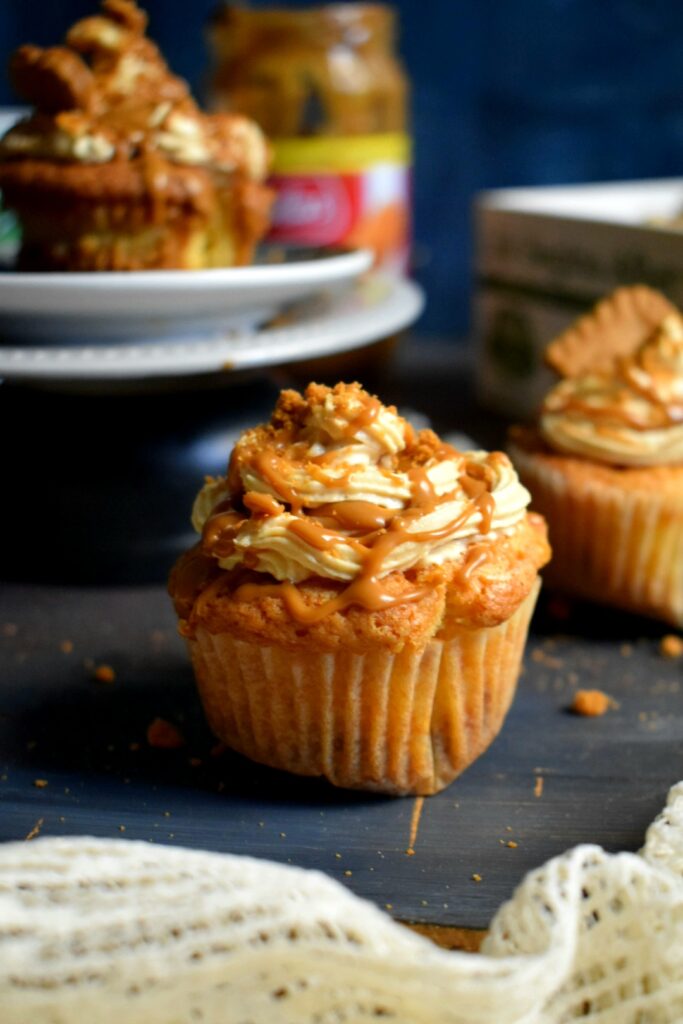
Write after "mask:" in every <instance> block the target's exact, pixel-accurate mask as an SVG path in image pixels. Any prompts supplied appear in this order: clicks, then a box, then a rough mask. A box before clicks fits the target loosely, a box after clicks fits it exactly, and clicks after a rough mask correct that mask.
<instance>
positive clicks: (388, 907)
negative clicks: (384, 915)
mask: <svg viewBox="0 0 683 1024" xmlns="http://www.w3.org/2000/svg"><path fill="white" fill-rule="evenodd" d="M384 907H385V909H386V910H393V909H394V904H393V903H385V904H384Z"/></svg>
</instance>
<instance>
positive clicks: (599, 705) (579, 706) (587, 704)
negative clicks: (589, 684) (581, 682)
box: [570, 690, 614, 718]
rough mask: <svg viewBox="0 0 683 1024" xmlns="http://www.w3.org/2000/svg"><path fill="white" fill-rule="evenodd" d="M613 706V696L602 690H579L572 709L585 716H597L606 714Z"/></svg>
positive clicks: (576, 713) (575, 712)
mask: <svg viewBox="0 0 683 1024" xmlns="http://www.w3.org/2000/svg"><path fill="white" fill-rule="evenodd" d="M613 706H614V702H613V700H612V698H611V697H610V696H608V694H606V693H603V691H602V690H577V691H576V693H575V694H574V699H573V701H572V703H571V706H570V711H573V712H574V714H575V715H582V716H583V717H584V718H596V717H597V716H599V715H604V714H605V712H606V711H608V710H609V709H610V708H611V707H613Z"/></svg>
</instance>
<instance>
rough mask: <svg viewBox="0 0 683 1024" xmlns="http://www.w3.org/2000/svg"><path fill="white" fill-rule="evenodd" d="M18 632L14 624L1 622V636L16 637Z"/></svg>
mask: <svg viewBox="0 0 683 1024" xmlns="http://www.w3.org/2000/svg"><path fill="white" fill-rule="evenodd" d="M18 632H19V627H18V626H17V624H16V622H3V624H2V635H3V636H6V637H13V636H16V635H17V633H18Z"/></svg>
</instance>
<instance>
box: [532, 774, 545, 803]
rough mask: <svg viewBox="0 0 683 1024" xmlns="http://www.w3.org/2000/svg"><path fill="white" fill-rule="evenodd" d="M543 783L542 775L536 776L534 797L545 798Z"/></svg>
mask: <svg viewBox="0 0 683 1024" xmlns="http://www.w3.org/2000/svg"><path fill="white" fill-rule="evenodd" d="M543 783H544V779H543V776H542V775H537V776H536V782H535V783H534V796H535V797H536V799H539V798H540V797H542V796H543Z"/></svg>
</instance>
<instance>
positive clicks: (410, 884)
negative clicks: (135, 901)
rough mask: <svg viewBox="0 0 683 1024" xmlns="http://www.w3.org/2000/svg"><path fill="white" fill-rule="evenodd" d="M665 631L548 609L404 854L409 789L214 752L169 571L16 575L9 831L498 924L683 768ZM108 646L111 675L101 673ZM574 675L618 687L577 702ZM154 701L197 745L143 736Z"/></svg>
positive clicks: (12, 588) (1, 612) (593, 612)
mask: <svg viewBox="0 0 683 1024" xmlns="http://www.w3.org/2000/svg"><path fill="white" fill-rule="evenodd" d="M665 632H666V630H665V629H664V628H663V627H661V626H660V625H657V624H654V623H649V622H646V621H644V620H640V619H636V618H633V617H630V616H626V615H619V614H617V613H612V612H608V611H605V610H604V609H596V608H592V607H582V608H578V609H575V610H574V612H573V614H572V616H571V618H570V619H569V620H567V621H558V619H557V618H552V617H551V616H550V615H549V614H548V612H547V609H546V610H545V611H544V609H543V608H541V611H540V614H539V615H537V617H536V620H535V624H534V632H533V635H532V637H531V639H530V643H529V648H528V652H527V659H526V667H525V671H524V674H523V677H522V679H521V682H520V687H519V692H518V696H517V699H516V701H515V703H514V705H513V707H512V710H511V712H510V714H509V716H508V719H507V722H506V724H505V727H504V730H503V732H502V734H501V735H500V737H499V738H498V740H497V741H496V742H495V743H494V745H493V746H492V747H491V749H490V750H489V751H488V752H487V753H486V754H485V755H484V756H483V757H482V758H481V759H480V760H479V761H478V762H477V763H476V764H475V765H474V766H473V767H472V768H471V769H470V770H469V771H468V772H466V773H465V774H464V775H463V776H462V778H461V779H459V780H457V781H456V782H455V783H454V784H453V785H452V786H450V787H449V788H448V789H447V790H446V791H445V792H443V793H441V794H439V795H438V796H435V797H432V798H428V799H427V800H425V801H424V804H423V807H422V812H421V816H420V820H419V827H418V829H417V835H416V838H415V842H414V850H415V852H414V855H409V854H407V852H406V851H407V849H408V847H409V840H410V831H411V820H412V819H413V817H414V815H415V813H416V801H415V800H414V799H380V798H377V797H373V796H368V795H363V794H358V793H349V792H343V791H339V790H335V789H333V788H332V787H331V786H328V785H327V784H325V783H323V782H321V781H318V780H306V779H297V778H295V777H292V776H286V775H283V774H280V773H277V772H274V771H271V770H268V769H265V768H261V767H259V766H256V765H252V764H250V763H249V762H247V761H245V760H244V759H242V758H240V757H238V756H236V755H233V754H230V753H227V754H224V755H223V756H220V757H214V756H211V754H210V750H211V748H212V745H213V741H212V739H211V737H210V735H209V734H208V731H207V729H206V727H205V725H204V722H203V718H202V713H201V709H200V708H199V705H198V701H197V698H196V695H195V691H194V685H193V679H192V674H191V671H190V668H189V664H188V661H187V656H186V652H185V650H184V647H183V644H182V642H181V641H180V639H179V638H178V637H177V635H176V632H175V622H174V618H173V615H172V612H171V608H170V604H169V601H168V598H167V597H166V594H165V592H164V589H163V587H162V586H121V587H99V588H95V587H80V588H79V587H68V588H67V587H63V586H61V587H60V586H52V585H50V586H48V585H40V586H38V585H34V586H30V585H19V584H12V585H6V586H5V587H4V588H3V589H2V594H1V596H0V840H12V839H23V838H25V837H26V836H27V835H29V834H30V833H31V831H32V830H35V831H36V832H39V833H40V834H42V835H73V834H90V835H99V836H110V837H120V836H123V837H125V838H128V839H147V840H151V841H154V842H157V843H166V844H174V845H179V846H196V847H203V848H206V849H211V850H221V851H229V852H232V853H240V854H250V855H253V856H256V857H269V858H272V859H274V860H277V861H282V862H291V863H293V864H298V865H302V866H304V867H315V868H319V869H321V870H323V871H325V872H327V873H328V874H330V875H332V876H333V877H335V878H337V879H339V880H340V881H341V882H343V883H344V884H345V885H348V886H349V887H350V888H351V889H353V890H354V891H355V892H356V893H358V894H359V895H361V896H364V897H367V898H369V899H371V900H374V901H375V902H376V903H378V904H379V905H380V906H388V907H389V909H390V910H391V913H392V914H393V915H394V916H396V917H398V918H401V919H404V920H417V921H423V922H432V923H435V922H438V923H441V924H449V925H455V926H461V927H471V928H480V927H485V926H486V925H487V924H488V922H489V920H490V918H491V915H492V913H493V912H494V911H495V909H496V908H497V907H498V906H499V904H500V903H501V902H502V901H503V900H504V899H506V898H507V897H509V896H510V895H511V893H512V891H513V889H514V887H515V885H516V884H517V883H518V882H519V880H520V879H521V878H522V876H523V875H524V873H525V872H526V871H527V870H528V869H530V868H532V867H534V866H536V865H538V864H540V863H541V862H543V861H544V860H545V859H546V858H548V857H551V856H553V855H555V854H559V853H561V852H562V851H563V850H565V849H566V848H567V847H568V846H571V845H573V844H575V843H579V842H590V843H598V844H600V845H602V846H604V847H606V848H607V849H609V850H622V849H625V850H635V849H637V848H638V847H639V845H640V844H641V843H642V840H643V834H644V830H645V828H646V827H647V825H648V823H649V822H650V820H651V819H652V818H653V816H654V815H655V814H656V813H657V812H658V811H659V809H660V807H661V806H662V803H663V801H664V800H665V797H666V793H667V789H668V788H669V786H670V785H671V784H672V783H674V782H675V781H677V780H678V779H679V778H681V777H683V702H682V700H681V693H680V690H681V684H683V659H678V660H666V659H665V658H663V656H662V654H661V653H660V650H659V639H660V638H661V636H662V635H663V634H664V633H665ZM65 641H68V642H70V643H72V644H73V650H71V651H70V652H67V651H68V644H66V645H65V643H64V642H65ZM63 648H64V649H63ZM99 664H107V665H110V666H111V667H112V668H113V669H114V671H115V676H116V678H115V680H114V682H112V683H105V682H98V681H97V680H95V679H94V678H93V674H92V666H93V665H99ZM578 687H583V688H596V687H597V688H600V689H602V690H604V691H606V692H608V693H609V694H610V695H611V696H612V697H613V698H614V699H615V700H616V701H617V702H618V705H619V706H618V707H617V708H613V709H612V710H610V711H609V712H608V713H607V714H606V715H605V716H604V717H603V718H597V719H582V718H578V717H576V716H574V715H572V714H569V713H568V712H567V707H568V705H569V704H570V702H571V698H572V694H573V692H574V690H575V689H577V688H578ZM156 716H162V717H165V718H167V719H169V720H171V721H173V722H175V723H177V724H178V725H180V726H181V727H182V729H183V731H184V733H185V734H186V736H187V740H188V745H187V747H186V748H184V749H183V750H178V751H164V750H155V749H150V748H149V747H147V746H146V744H145V733H146V728H147V725H148V724H149V722H150V721H151V719H152V718H154V717H156ZM131 744H132V745H133V749H131ZM137 744H139V745H140V746H139V749H138V748H136V745H137ZM38 779H44V780H46V781H47V786H45V787H44V788H38V787H36V785H35V784H34V783H35V780H38ZM541 779H542V780H543V781H542V783H541V782H540V781H539V780H541ZM541 787H542V791H541ZM539 794H540V795H539ZM508 842H512V843H517V846H516V847H514V846H512V847H511V846H508V845H506V844H507V843H508ZM474 874H477V875H480V876H481V881H480V882H476V881H474V880H473V878H472V876H473V875H474Z"/></svg>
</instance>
